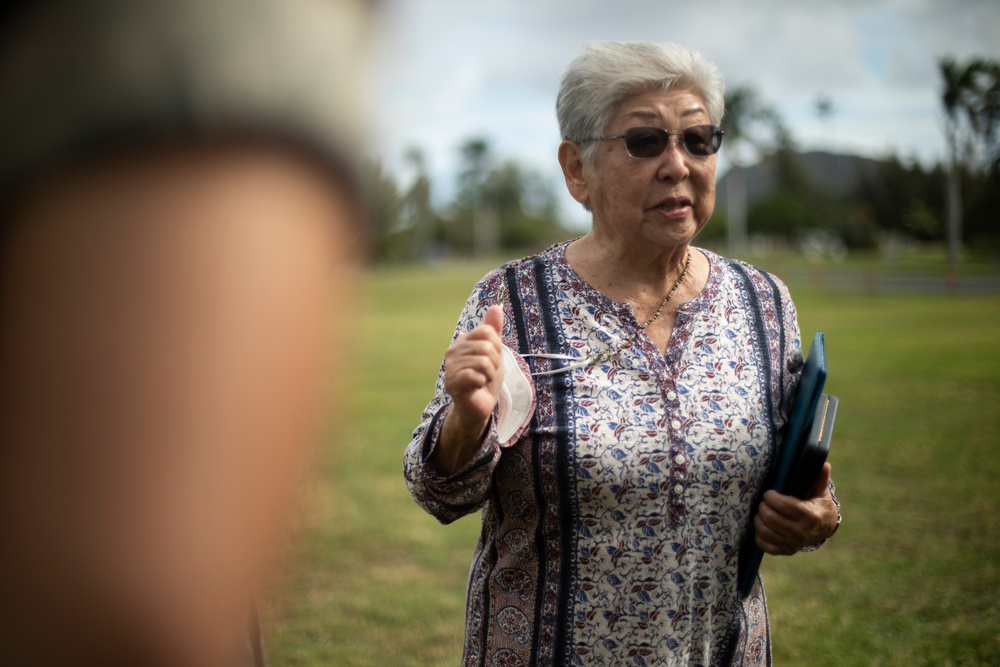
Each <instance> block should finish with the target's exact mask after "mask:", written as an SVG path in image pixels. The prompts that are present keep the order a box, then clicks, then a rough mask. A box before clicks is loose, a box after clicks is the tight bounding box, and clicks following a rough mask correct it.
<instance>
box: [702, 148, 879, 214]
mask: <svg viewBox="0 0 1000 667" xmlns="http://www.w3.org/2000/svg"><path fill="white" fill-rule="evenodd" d="M793 159H795V160H796V161H797V162H798V164H799V165H800V166H801V168H802V171H803V173H804V175H805V177H806V178H807V179H808V181H809V183H811V184H812V186H813V187H815V188H816V189H817V190H825V191H827V192H832V193H835V194H844V193H848V192H851V191H853V190H854V189H855V188H857V186H858V184H859V183H860V182H861V179H862V178H865V177H867V176H871V175H873V174H876V173H877V172H878V168H879V166H880V165H881V164H882V163H881V162H879V161H878V160H872V159H869V158H864V157H858V156H857V155H837V154H834V153H826V152H823V151H812V152H809V153H795V154H793ZM736 169H739V170H740V171H743V172H744V173H745V174H746V188H747V205H748V206H753V204H754V203H755V202H757V201H759V200H761V199H765V198H766V197H768V196H769V195H771V194H773V193H774V191H775V190H776V189H777V187H778V159H777V158H776V157H774V156H771V157H768V158H766V159H765V160H764V161H763V162H761V163H760V164H756V165H754V166H752V167H736ZM732 171H733V170H732V169H730V170H729V171H727V172H726V173H725V175H723V177H722V178H721V179H719V182H718V185H717V186H716V200H715V203H716V208H718V209H719V210H722V211H725V210H726V187H727V184H728V182H729V177H730V174H731V173H732Z"/></svg>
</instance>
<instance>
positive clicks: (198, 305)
mask: <svg viewBox="0 0 1000 667" xmlns="http://www.w3.org/2000/svg"><path fill="white" fill-rule="evenodd" d="M2 11H3V17H2V18H3V23H2V24H0V25H2V26H3V27H2V29H0V155H2V163H0V189H2V190H0V195H2V202H0V203H2V209H0V222H2V227H0V239H2V241H0V536H2V538H0V539H2V547H0V661H2V662H3V664H16V665H164V666H168V665H184V666H199V665H206V666H207V665H212V666H215V665H239V664H253V663H255V662H256V663H260V662H261V661H262V654H261V651H260V647H259V644H258V643H257V642H256V641H255V639H254V637H253V634H254V633H253V631H252V629H251V630H250V631H248V629H247V626H248V610H249V609H250V608H251V599H252V595H253V590H254V588H255V586H256V585H257V584H258V583H259V582H260V580H261V578H262V577H263V576H264V575H265V573H266V571H267V569H268V566H269V564H270V563H271V562H272V560H273V558H274V556H275V552H276V550H277V545H278V544H280V542H281V539H282V536H283V533H284V531H285V529H286V525H287V523H288V521H287V520H288V518H289V517H288V513H289V510H290V509H291V506H292V501H293V496H294V489H295V487H296V485H297V482H298V481H299V480H300V473H301V472H302V468H303V466H304V464H305V462H306V461H307V457H308V453H309V449H310V447H311V445H312V444H313V443H314V442H315V440H316V438H317V436H318V435H320V430H321V428H320V427H321V422H322V420H323V417H324V412H325V410H326V409H327V407H328V405H329V399H330V395H329V389H330V387H329V383H328V378H329V377H330V376H331V375H332V374H333V373H334V372H335V370H336V364H335V361H336V360H335V359H330V358H328V357H330V354H329V353H330V351H331V350H335V349H337V344H338V341H339V340H340V337H341V334H342V332H341V330H340V328H339V327H338V326H337V319H338V314H339V313H341V311H342V310H343V309H344V308H347V307H349V305H350V293H351V289H350V282H349V277H350V272H351V266H352V265H353V264H354V263H355V261H356V260H355V257H356V256H357V254H358V251H359V249H360V243H359V237H360V222H361V208H362V207H361V203H362V202H361V199H362V198H361V196H360V195H359V192H358V182H357V174H356V171H355V169H356V160H357V152H356V147H355V145H354V144H355V141H356V139H357V137H359V135H360V129H361V128H360V118H361V117H362V113H363V111H364V110H363V109H362V108H361V105H360V103H359V102H358V100H359V99H360V98H361V97H362V96H361V92H362V91H361V90H360V89H359V84H360V83H362V82H363V76H364V71H363V62H362V61H363V58H362V51H363V48H362V47H363V46H364V28H365V27H366V26H367V23H368V21H367V18H368V14H369V9H368V8H367V3H363V2H326V1H324V0H281V2H268V1H263V0H255V1H249V0H247V1H240V2H237V1H235V0H212V1H211V2H204V1H198V0H190V1H176V0H174V1H166V0H164V1H162V2H161V1H149V2H132V1H126V0H119V1H111V0H106V1H97V0H94V1H82V0H81V1H62V0H56V1H50V2H33V3H27V2H25V3H13V4H11V3H8V4H7V6H6V7H5V8H4V9H3V10H2Z"/></svg>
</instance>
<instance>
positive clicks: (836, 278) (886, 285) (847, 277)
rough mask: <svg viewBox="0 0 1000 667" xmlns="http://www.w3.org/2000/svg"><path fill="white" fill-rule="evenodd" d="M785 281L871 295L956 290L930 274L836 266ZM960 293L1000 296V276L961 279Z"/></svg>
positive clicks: (786, 274) (787, 275)
mask: <svg viewBox="0 0 1000 667" xmlns="http://www.w3.org/2000/svg"><path fill="white" fill-rule="evenodd" d="M780 275H781V277H782V279H784V280H786V281H787V282H790V283H793V284H799V285H803V284H807V285H812V286H814V287H822V288H829V289H835V290H846V291H855V292H869V293H877V294H893V293H922V294H947V293H949V292H951V291H953V290H952V285H950V284H949V282H948V278H947V276H944V275H934V274H927V273H899V272H895V271H893V272H891V273H890V272H883V273H879V272H876V271H862V270H856V269H846V268H844V269H842V268H832V267H816V268H815V269H801V268H795V269H787V270H785V271H782V272H781V274H780ZM954 291H955V292H956V293H958V294H1000V273H988V274H976V275H965V276H962V275H960V276H959V279H958V282H957V286H956V289H955V290H954Z"/></svg>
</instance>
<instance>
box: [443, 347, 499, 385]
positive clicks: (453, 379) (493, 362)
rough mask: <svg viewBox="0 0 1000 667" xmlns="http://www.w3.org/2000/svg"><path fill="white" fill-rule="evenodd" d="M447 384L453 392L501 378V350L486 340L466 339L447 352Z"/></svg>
mask: <svg viewBox="0 0 1000 667" xmlns="http://www.w3.org/2000/svg"><path fill="white" fill-rule="evenodd" d="M445 374H446V384H447V385H448V388H449V391H451V392H452V394H453V395H454V394H456V393H460V392H462V391H468V390H473V389H479V388H481V387H485V386H486V385H488V384H489V383H491V382H494V381H496V380H497V379H501V378H502V375H503V361H502V359H501V357H500V352H499V351H498V350H497V349H496V348H495V347H494V346H493V345H491V344H490V343H488V342H486V341H465V342H463V343H457V344H456V345H454V346H452V348H450V349H449V350H448V352H447V353H446V354H445Z"/></svg>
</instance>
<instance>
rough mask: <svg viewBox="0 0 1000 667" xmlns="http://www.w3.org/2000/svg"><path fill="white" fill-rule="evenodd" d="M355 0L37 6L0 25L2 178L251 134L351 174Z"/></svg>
mask: <svg viewBox="0 0 1000 667" xmlns="http://www.w3.org/2000/svg"><path fill="white" fill-rule="evenodd" d="M371 4H372V3H371V2H370V1H365V0H337V1H336V2H332V1H329V0H282V1H281V2H275V1H274V0H212V1H211V2H204V1H203V0H143V1H142V2H135V1H134V0H40V1H36V2H17V1H15V2H13V3H8V8H6V9H5V10H4V11H5V15H4V21H3V27H2V28H0V155H3V156H4V159H3V161H2V162H0V182H4V181H7V180H9V179H10V178H11V177H13V176H16V175H17V174H19V173H25V172H27V171H29V170H31V169H35V168H41V167H44V166H45V165H47V164H50V163H52V162H55V161H60V160H66V159H77V158H79V157H80V156H81V155H85V154H87V153H93V152H100V151H103V150H107V149H108V148H110V147H112V146H114V145H116V144H123V143H128V142H135V143H137V144H143V143H145V142H148V141H149V140H150V139H151V138H153V137H157V136H160V137H167V138H171V137H174V136H178V135H181V136H198V137H211V136H214V135H218V134H233V133H236V132H242V133H260V134H267V135H271V136H280V137H283V138H286V139H288V140H291V141H298V142H301V143H302V144H303V145H307V146H311V147H313V148H315V149H317V150H320V151H322V152H323V153H324V154H325V155H326V156H327V157H329V158H330V159H331V161H332V162H336V163H340V164H341V165H343V166H344V167H346V168H347V170H348V171H351V170H353V169H354V168H355V166H356V159H357V157H358V155H359V148H360V147H359V141H360V138H361V137H362V136H363V132H362V131H361V130H362V127H363V123H364V120H365V117H366V114H367V105H366V103H365V101H366V99H367V89H366V85H367V80H368V77H367V67H366V66H365V62H366V50H367V48H368V34H369V33H368V22H369V21H368V19H369V18H370V14H371V11H370V5H371Z"/></svg>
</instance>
